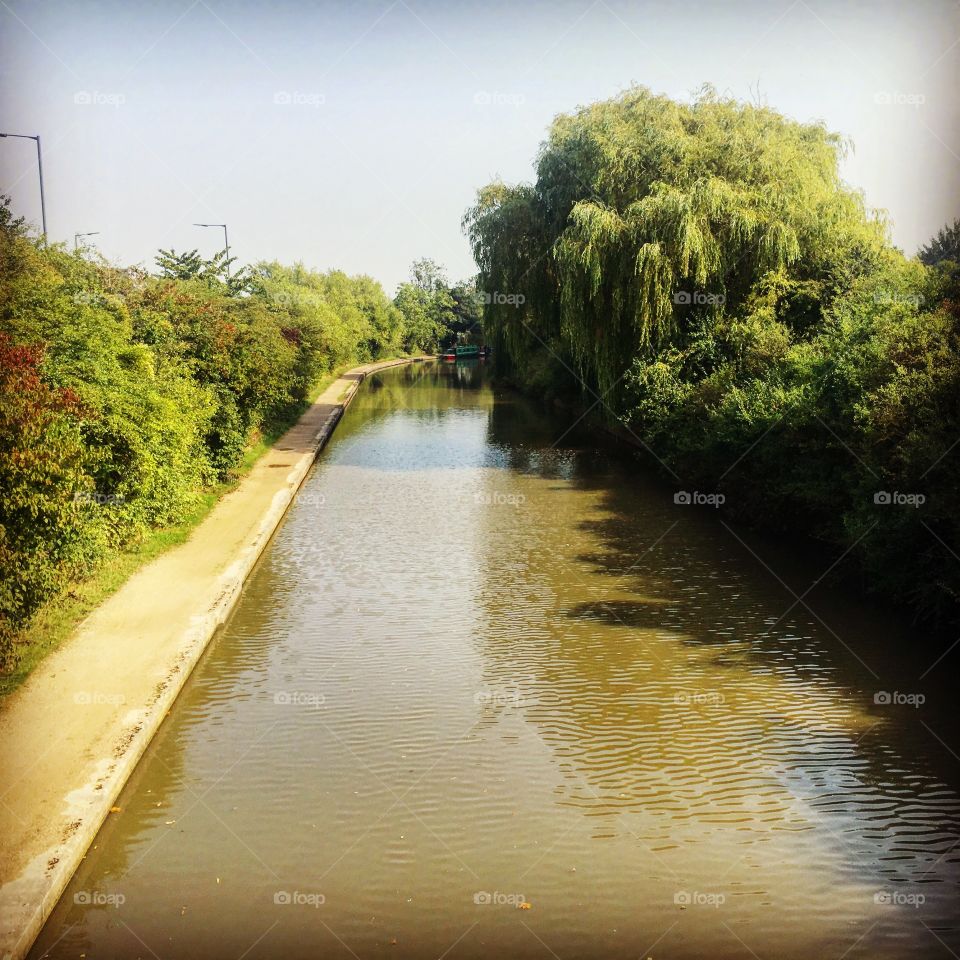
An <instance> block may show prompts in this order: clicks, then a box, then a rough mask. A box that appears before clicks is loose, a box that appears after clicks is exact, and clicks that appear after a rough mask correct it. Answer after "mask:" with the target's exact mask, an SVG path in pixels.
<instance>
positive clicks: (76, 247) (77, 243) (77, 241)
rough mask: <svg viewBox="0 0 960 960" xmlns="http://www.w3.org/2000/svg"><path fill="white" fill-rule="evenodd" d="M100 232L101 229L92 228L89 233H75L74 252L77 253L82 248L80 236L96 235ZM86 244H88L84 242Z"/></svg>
mask: <svg viewBox="0 0 960 960" xmlns="http://www.w3.org/2000/svg"><path fill="white" fill-rule="evenodd" d="M99 234H100V231H99V230H91V231H90V232H89V233H75V234H74V235H73V252H74V253H76V252H77V250H79V249H80V238H81V237H96V236H98V235H99ZM84 246H86V244H84Z"/></svg>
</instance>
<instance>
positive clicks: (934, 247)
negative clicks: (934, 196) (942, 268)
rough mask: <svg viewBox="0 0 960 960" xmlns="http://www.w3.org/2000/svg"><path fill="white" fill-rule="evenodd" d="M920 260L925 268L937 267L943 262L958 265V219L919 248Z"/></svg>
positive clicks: (959, 236) (959, 240) (959, 251)
mask: <svg viewBox="0 0 960 960" xmlns="http://www.w3.org/2000/svg"><path fill="white" fill-rule="evenodd" d="M919 256H920V259H921V261H922V262H923V263H925V264H927V266H930V267H934V266H937V265H939V264H941V263H943V261H945V260H949V261H951V262H952V263H955V264H957V263H960V219H958V220H954V221H953V224H952V225H951V224H947V226H945V227H943V229H942V230H940V231H938V233H937V235H936V236H935V237H933V238H932V239H931V240H930V242H929V243H927V244H925V245H924V246H923V247H921V248H920V253H919Z"/></svg>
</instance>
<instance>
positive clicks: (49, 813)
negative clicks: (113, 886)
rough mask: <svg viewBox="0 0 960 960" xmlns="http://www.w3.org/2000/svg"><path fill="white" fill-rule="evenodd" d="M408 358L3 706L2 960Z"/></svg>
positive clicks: (340, 390) (145, 576) (355, 383)
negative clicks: (332, 456)
mask: <svg viewBox="0 0 960 960" xmlns="http://www.w3.org/2000/svg"><path fill="white" fill-rule="evenodd" d="M417 359H424V358H417ZM406 362H409V361H405V360H401V361H387V362H385V363H381V364H368V365H366V366H362V367H356V368H355V369H353V370H351V371H349V372H348V373H346V374H344V375H343V376H342V377H340V378H339V379H338V380H336V381H334V382H333V383H332V384H331V385H330V386H329V387H328V388H327V389H326V390H325V391H324V392H323V394H321V396H320V397H319V398H318V399H317V401H316V402H315V403H314V404H313V405H312V406H311V407H310V409H309V410H308V411H307V412H306V413H305V414H304V415H303V417H302V418H301V419H300V421H299V422H298V423H297V424H296V426H294V427H293V428H292V429H291V430H289V431H288V432H287V433H286V434H284V436H283V437H282V438H281V439H280V440H279V441H278V442H277V444H276V445H275V446H274V447H273V448H271V449H270V450H269V451H268V452H267V453H266V454H264V456H263V457H261V459H260V460H259V461H258V462H257V463H256V465H255V466H254V467H253V469H252V470H251V472H250V473H249V474H248V475H247V476H246V477H245V478H244V479H243V481H242V482H241V483H240V484H239V486H238V487H237V489H236V490H234V491H233V492H231V493H229V494H228V495H227V496H226V497H224V499H223V500H222V501H221V502H220V503H219V504H217V506H216V507H215V508H214V509H213V511H212V512H211V513H210V514H209V515H208V516H207V518H206V519H205V520H204V521H203V522H202V523H201V524H200V525H199V526H198V527H197V529H196V530H195V531H194V532H193V535H192V536H191V537H190V539H189V540H188V541H187V542H186V543H184V544H182V545H180V546H178V547H176V548H174V549H172V550H170V551H169V552H167V553H165V554H163V555H162V556H161V557H159V558H158V559H156V560H155V561H153V562H152V563H150V564H148V565H147V566H146V567H144V568H142V569H141V570H139V571H138V572H137V573H136V574H134V575H133V576H132V577H131V578H130V579H129V580H128V581H127V582H126V583H125V584H124V585H123V586H122V587H121V588H120V590H118V591H117V592H116V593H115V594H114V595H113V596H112V597H110V598H109V599H108V600H107V601H106V602H105V603H104V604H103V605H102V606H100V607H99V608H98V609H97V610H95V611H94V612H93V613H92V614H90V616H89V617H87V619H86V620H85V621H84V622H83V623H82V624H81V625H80V627H79V629H78V630H77V632H76V634H75V635H74V636H73V637H72V638H71V639H70V640H69V641H68V642H66V643H65V644H63V646H62V647H60V648H59V649H58V650H57V651H55V652H54V653H52V654H51V655H50V656H49V657H47V659H46V660H44V661H43V663H41V664H40V665H39V666H38V667H37V669H36V670H35V671H34V672H33V674H32V675H31V676H30V677H29V679H28V680H27V681H26V683H24V685H23V686H22V687H21V688H20V689H19V690H17V691H16V692H14V693H13V694H11V696H10V697H8V698H7V700H6V701H5V702H4V703H3V704H2V708H0V770H2V771H3V778H2V780H0V881H2V886H0V957H4V958H7V957H10V958H11V960H18V958H20V957H22V956H23V955H24V954H25V953H26V952H27V951H28V950H29V948H30V946H31V944H32V943H33V941H34V939H35V938H36V935H37V933H38V932H39V931H40V928H41V927H42V925H43V922H44V921H45V920H46V918H47V916H49V914H50V911H51V910H52V909H53V906H54V905H55V904H56V902H57V900H58V898H59V897H60V894H61V893H62V892H63V889H64V887H65V886H66V884H67V883H68V882H69V880H70V878H71V876H72V875H73V873H74V870H75V869H76V867H77V865H78V864H79V862H80V860H81V859H82V858H83V856H84V855H85V853H86V851H87V849H88V848H89V846H90V844H91V843H92V842H93V839H94V837H95V836H96V833H97V831H98V830H99V828H100V826H101V824H102V823H103V821H104V819H105V818H106V817H107V816H108V815H109V813H110V807H111V806H112V805H113V803H114V801H115V800H116V797H117V795H118V794H119V792H120V790H121V788H122V787H123V785H124V783H125V782H126V780H127V778H128V777H129V775H130V773H131V772H132V771H133V769H134V767H135V766H136V763H137V761H138V760H139V758H140V756H141V755H142V753H143V751H144V750H145V749H146V747H147V745H148V744H149V742H150V740H151V738H152V737H153V734H154V733H155V732H156V730H157V728H158V727H159V725H160V723H161V722H162V720H163V717H164V715H165V714H166V713H167V711H168V710H169V709H170V707H171V705H172V704H173V701H174V700H175V699H176V696H177V694H178V693H179V691H180V689H181V687H182V686H183V683H184V682H185V680H186V678H187V677H188V676H189V674H190V671H191V670H192V668H193V666H194V664H195V663H196V662H197V660H198V659H199V657H200V655H201V653H202V652H203V650H204V649H205V648H206V646H207V643H208V642H209V640H210V638H211V636H212V635H213V633H214V632H215V630H216V629H217V627H218V626H219V625H220V624H221V623H223V621H224V619H225V618H226V616H227V615H228V613H229V612H230V610H231V608H232V607H233V604H234V602H235V601H236V599H237V597H238V595H239V593H240V590H241V588H242V586H243V583H244V581H245V580H246V578H247V576H248V574H249V572H250V570H251V569H252V568H253V565H254V564H255V563H256V561H257V558H258V557H259V556H260V553H261V551H262V550H263V548H264V547H265V546H266V544H267V542H268V541H269V539H270V537H271V536H272V534H273V532H274V530H275V529H276V527H277V525H278V524H279V523H280V520H281V519H282V517H283V514H284V512H285V511H286V509H287V507H288V506H289V504H290V502H291V500H292V499H293V496H294V495H295V493H296V491H297V489H298V488H299V486H300V484H301V483H302V481H303V479H304V477H305V476H306V474H307V472H308V471H309V469H310V467H311V465H312V464H313V461H314V459H315V458H316V455H317V452H318V451H319V449H320V448H321V447H322V446H323V444H324V443H325V442H326V440H327V438H328V437H329V435H330V433H331V432H332V431H333V428H334V427H335V426H336V423H337V421H338V420H339V418H340V415H341V413H342V412H343V409H344V407H345V406H346V405H347V404H348V403H349V402H350V400H351V399H352V397H353V394H354V393H355V392H356V390H357V388H358V387H359V385H360V382H361V381H362V380H363V378H364V377H365V376H366V375H367V374H368V373H371V372H373V371H375V370H377V369H382V368H383V367H387V366H393V365H395V364H397V363H406Z"/></svg>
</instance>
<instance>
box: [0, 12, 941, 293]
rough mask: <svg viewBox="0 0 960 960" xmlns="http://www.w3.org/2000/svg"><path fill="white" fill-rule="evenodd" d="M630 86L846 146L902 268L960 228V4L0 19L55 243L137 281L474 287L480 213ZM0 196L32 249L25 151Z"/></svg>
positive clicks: (7, 153) (1, 183)
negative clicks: (591, 107) (226, 261)
mask: <svg viewBox="0 0 960 960" xmlns="http://www.w3.org/2000/svg"><path fill="white" fill-rule="evenodd" d="M632 83H638V84H642V85H644V86H647V87H649V88H650V89H652V90H653V91H655V92H657V93H665V94H667V95H669V96H672V97H674V98H677V99H681V100H688V99H690V98H691V96H692V95H693V94H694V92H695V91H696V90H697V89H698V88H699V87H700V86H701V85H702V84H703V83H711V84H713V85H714V86H715V87H716V88H717V89H718V90H719V91H720V92H721V93H725V94H729V95H732V96H734V97H737V98H739V99H750V100H756V99H758V98H759V99H761V100H763V101H764V102H766V103H767V104H768V105H769V106H771V107H773V108H775V109H777V110H779V111H781V112H782V113H784V114H786V115H788V116H790V117H793V118H795V119H798V120H803V121H810V120H822V121H823V122H825V123H826V124H827V126H828V127H829V128H830V129H832V130H836V131H839V132H841V133H843V134H844V135H846V136H849V137H850V138H851V139H852V140H853V142H854V145H855V149H854V151H853V152H852V154H851V155H850V156H849V158H848V159H847V160H846V161H845V162H844V165H843V175H844V177H845V179H846V180H847V181H848V182H849V183H850V184H852V185H853V186H855V187H857V188H859V189H862V190H863V191H864V193H865V195H866V199H867V202H868V204H869V205H870V206H872V207H877V208H883V209H885V210H887V211H888V213H889V216H890V218H891V219H892V222H893V239H894V242H896V243H897V244H898V245H899V246H901V247H902V248H903V249H904V250H905V251H906V252H908V253H914V252H915V251H916V250H917V248H918V246H919V245H921V244H922V243H924V242H925V241H926V240H928V239H929V238H930V236H931V235H932V234H934V233H935V232H936V231H937V230H938V229H939V228H940V227H941V226H943V225H944V224H945V223H947V222H948V221H952V220H953V219H954V218H956V217H958V216H960V2H957V0H917V2H912V3H903V2H902V0H898V2H886V0H875V2H874V0H871V2H866V0H825V2H821V0H767V2H756V3H755V2H753V0H745V2H738V0H730V2H725V3H721V2H710V3H707V2H683V0H676V2H672V3H671V2H655V0H648V2H625V0H576V2H574V0H570V2H566V0H556V2H548V0H529V2H522V0H516V2H513V3H505V2H503V3H501V2H484V3H468V2H457V0H446V2H440V0H354V2H341V3H333V2H324V0H315V2H311V3H307V2H303V0H290V2H283V0H277V2H271V3H250V2H226V0H171V2H143V0H123V2H110V0H100V2H84V0H74V2H64V0H0V132H7V133H26V134H39V135H40V136H41V141H42V147H43V167H44V180H45V186H46V199H47V218H48V227H49V232H50V237H51V239H53V240H55V241H62V242H66V243H68V244H69V245H70V246H71V247H72V245H73V242H74V234H75V233H77V232H87V231H98V235H97V236H94V237H90V238H88V241H87V242H92V243H95V245H96V248H97V249H98V250H99V251H100V252H102V253H103V255H104V256H106V257H107V258H109V259H110V260H112V261H114V262H117V263H122V264H130V263H141V264H143V265H145V266H148V267H151V268H152V266H153V258H154V255H155V253H156V251H157V249H158V248H174V249H176V250H185V249H192V248H194V247H197V248H199V249H200V251H201V253H203V254H205V255H211V254H213V253H214V252H215V251H216V250H217V249H219V248H220V247H221V246H222V231H220V230H217V229H204V228H200V227H195V226H193V224H194V223H195V222H216V223H224V222H225V223H227V225H228V228H229V232H230V244H231V252H232V253H233V254H235V255H236V256H237V258H238V260H239V261H240V262H241V263H247V262H255V261H257V260H279V261H281V262H283V263H293V262H297V261H302V262H303V263H305V264H306V265H307V266H309V267H313V268H317V269H323V270H326V269H331V268H339V269H343V270H346V271H347V272H348V273H365V274H369V275H371V276H373V277H375V278H377V279H379V280H380V281H381V282H382V283H383V284H384V286H385V287H386V288H387V290H388V292H390V293H392V292H393V290H394V288H395V287H396V285H397V284H398V283H399V282H401V281H402V280H404V279H406V278H407V276H408V273H409V266H410V264H411V262H412V261H413V260H415V259H417V258H419V257H424V256H426V257H431V258H433V259H434V260H437V261H439V262H440V263H442V264H444V265H445V267H446V268H447V271H448V274H449V276H450V278H451V279H452V280H456V279H461V278H466V277H468V276H470V275H472V274H473V273H474V272H475V267H474V264H473V261H472V258H471V255H470V250H469V246H468V244H467V241H466V238H465V237H464V235H463V233H462V231H461V228H460V221H461V218H462V216H463V213H464V210H465V209H466V208H467V207H468V206H469V205H470V204H471V203H472V201H473V199H474V196H475V193H476V190H477V188H478V187H480V186H482V185H483V184H485V183H487V182H489V181H490V180H492V179H494V178H495V177H500V178H502V179H504V180H505V181H507V182H517V181H525V180H526V181H529V180H532V179H533V178H534V176H535V164H536V156H537V150H538V147H539V144H540V143H541V141H542V140H543V138H544V136H545V133H546V131H547V128H548V127H549V124H550V122H551V120H552V118H553V117H554V116H556V115H557V114H558V113H565V112H569V111H571V110H574V109H576V108H577V106H579V105H584V104H587V103H590V102H593V101H596V100H601V99H606V98H608V97H610V96H614V95H615V94H616V93H618V92H619V91H621V90H623V89H625V88H626V87H628V86H629V85H630V84H632ZM0 192H3V193H6V194H9V195H10V196H11V197H12V203H13V208H14V211H15V212H16V213H17V214H18V215H23V216H25V217H26V218H27V219H28V220H30V221H32V222H35V223H39V220H40V203H39V190H38V181H37V164H36V148H35V145H34V143H33V142H32V141H29V140H14V139H9V138H8V139H4V140H0Z"/></svg>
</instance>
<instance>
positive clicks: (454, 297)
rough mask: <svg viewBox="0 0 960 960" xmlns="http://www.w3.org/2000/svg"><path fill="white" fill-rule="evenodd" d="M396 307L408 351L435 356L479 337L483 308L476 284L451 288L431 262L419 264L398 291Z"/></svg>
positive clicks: (413, 267) (437, 267)
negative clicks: (440, 351)
mask: <svg viewBox="0 0 960 960" xmlns="http://www.w3.org/2000/svg"><path fill="white" fill-rule="evenodd" d="M393 302H394V305H395V306H396V308H397V309H398V310H399V311H400V313H401V314H402V315H403V317H404V327H405V330H406V340H405V346H406V349H407V350H408V351H410V352H415V351H420V352H428V353H432V352H436V351H437V350H438V349H439V348H441V347H443V346H447V345H449V344H451V343H453V342H454V341H456V340H457V339H458V338H459V339H464V340H466V339H468V338H469V337H470V336H471V335H475V334H476V335H479V333H480V326H479V320H480V308H479V303H478V300H477V296H476V290H475V287H474V284H473V281H464V282H461V283H458V284H456V285H454V286H451V285H450V283H449V281H448V280H447V276H446V271H445V270H444V269H443V267H441V266H440V265H439V264H437V263H436V262H434V261H433V260H430V259H426V258H424V259H421V260H416V261H414V263H413V264H412V266H411V267H410V281H409V282H407V283H402V284H400V286H399V287H398V288H397V293H396V296H395V297H394V300H393Z"/></svg>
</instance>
